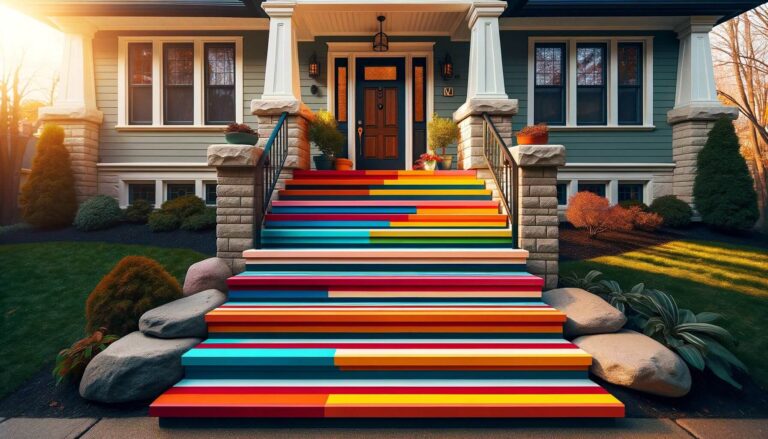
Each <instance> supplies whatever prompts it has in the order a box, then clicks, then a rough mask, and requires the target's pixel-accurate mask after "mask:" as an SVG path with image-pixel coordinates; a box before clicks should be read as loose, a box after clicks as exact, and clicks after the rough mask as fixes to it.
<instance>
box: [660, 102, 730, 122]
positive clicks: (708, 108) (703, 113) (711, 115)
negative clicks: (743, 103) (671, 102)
mask: <svg viewBox="0 0 768 439" xmlns="http://www.w3.org/2000/svg"><path fill="white" fill-rule="evenodd" d="M723 117H727V118H729V119H732V120H735V119H737V118H738V117H739V109H738V108H736V107H729V106H725V105H720V104H718V103H712V104H704V105H701V104H700V105H696V104H692V105H686V106H684V107H678V108H673V109H672V110H670V111H669V112H668V113H667V122H669V124H670V125H674V124H676V123H681V122H689V121H713V120H718V119H721V118H723Z"/></svg>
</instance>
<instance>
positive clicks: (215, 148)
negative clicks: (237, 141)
mask: <svg viewBox="0 0 768 439" xmlns="http://www.w3.org/2000/svg"><path fill="white" fill-rule="evenodd" d="M262 152H264V148H262V147H261V146H255V145H232V144H224V145H211V146H209V147H208V166H215V167H249V166H256V162H258V161H259V158H260V157H261V153H262Z"/></svg>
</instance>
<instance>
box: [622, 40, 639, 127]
mask: <svg viewBox="0 0 768 439" xmlns="http://www.w3.org/2000/svg"><path fill="white" fill-rule="evenodd" d="M617 47H618V54H617V59H618V63H619V69H618V70H619V71H618V80H619V84H618V88H619V91H618V107H619V108H618V121H619V125H641V124H642V123H643V56H642V55H643V45H642V44H640V43H618V45H617Z"/></svg>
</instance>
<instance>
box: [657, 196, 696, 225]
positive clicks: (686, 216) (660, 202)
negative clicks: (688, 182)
mask: <svg viewBox="0 0 768 439" xmlns="http://www.w3.org/2000/svg"><path fill="white" fill-rule="evenodd" d="M649 210H650V211H651V212H653V213H657V214H659V215H661V217H662V218H663V219H664V226H666V227H672V228H680V227H687V226H688V225H690V224H691V218H692V217H693V209H691V206H689V205H688V203H686V202H685V201H683V200H680V199H679V198H677V197H676V196H674V195H666V196H664V197H659V198H657V199H655V200H653V203H651V207H650V208H649Z"/></svg>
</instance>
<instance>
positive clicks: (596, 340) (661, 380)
mask: <svg viewBox="0 0 768 439" xmlns="http://www.w3.org/2000/svg"><path fill="white" fill-rule="evenodd" d="M573 342H574V343H575V344H576V345H578V346H579V347H580V348H581V349H583V350H584V351H586V352H588V353H589V354H591V355H592V357H593V362H592V367H591V368H590V372H592V373H593V374H595V375H597V376H598V377H600V378H602V379H604V380H606V381H608V382H609V383H613V384H618V385H620V386H625V387H629V388H630V389H635V390H639V391H641V392H646V393H652V394H654V395H660V396H669V397H681V396H685V395H686V394H688V392H689V391H690V390H691V373H690V371H689V370H688V366H687V365H686V364H685V362H684V361H683V360H682V359H681V358H680V357H678V356H677V354H675V353H674V352H672V351H671V350H669V349H667V348H666V347H665V346H664V345H662V344H661V343H659V342H657V341H656V340H654V339H652V338H650V337H647V336H645V335H643V334H640V333H637V332H635V331H629V330H623V331H620V332H617V333H615V334H599V335H585V336H583V337H579V338H577V339H576V340H574V341H573Z"/></svg>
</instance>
